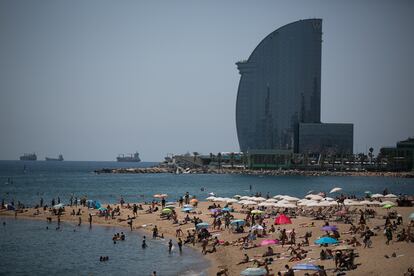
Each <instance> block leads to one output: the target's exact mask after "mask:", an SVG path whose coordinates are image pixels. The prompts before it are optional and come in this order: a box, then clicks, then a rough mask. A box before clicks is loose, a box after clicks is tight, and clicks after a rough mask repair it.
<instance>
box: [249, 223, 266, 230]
mask: <svg viewBox="0 0 414 276" xmlns="http://www.w3.org/2000/svg"><path fill="white" fill-rule="evenodd" d="M251 229H252V230H263V229H264V228H263V226H261V225H259V224H256V225H253V226H252V228H251Z"/></svg>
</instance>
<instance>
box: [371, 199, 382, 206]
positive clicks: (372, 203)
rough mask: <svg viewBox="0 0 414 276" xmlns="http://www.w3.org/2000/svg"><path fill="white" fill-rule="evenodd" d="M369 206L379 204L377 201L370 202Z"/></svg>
mask: <svg viewBox="0 0 414 276" xmlns="http://www.w3.org/2000/svg"><path fill="white" fill-rule="evenodd" d="M371 205H381V202H379V201H378V200H374V201H371Z"/></svg>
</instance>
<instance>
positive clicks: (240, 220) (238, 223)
mask: <svg viewBox="0 0 414 276" xmlns="http://www.w3.org/2000/svg"><path fill="white" fill-rule="evenodd" d="M245 224H246V222H245V221H244V220H242V219H235V220H232V221H231V222H230V225H237V226H243V225H245Z"/></svg>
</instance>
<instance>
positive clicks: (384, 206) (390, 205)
mask: <svg viewBox="0 0 414 276" xmlns="http://www.w3.org/2000/svg"><path fill="white" fill-rule="evenodd" d="M392 207H394V205H392V204H385V205H383V206H382V208H384V209H390V208H392Z"/></svg>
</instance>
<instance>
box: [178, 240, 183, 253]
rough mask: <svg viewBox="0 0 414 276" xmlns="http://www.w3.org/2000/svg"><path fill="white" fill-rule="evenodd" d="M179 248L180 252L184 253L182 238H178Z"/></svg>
mask: <svg viewBox="0 0 414 276" xmlns="http://www.w3.org/2000/svg"><path fill="white" fill-rule="evenodd" d="M178 249H179V250H180V254H181V253H183V241H182V240H181V238H178Z"/></svg>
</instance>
